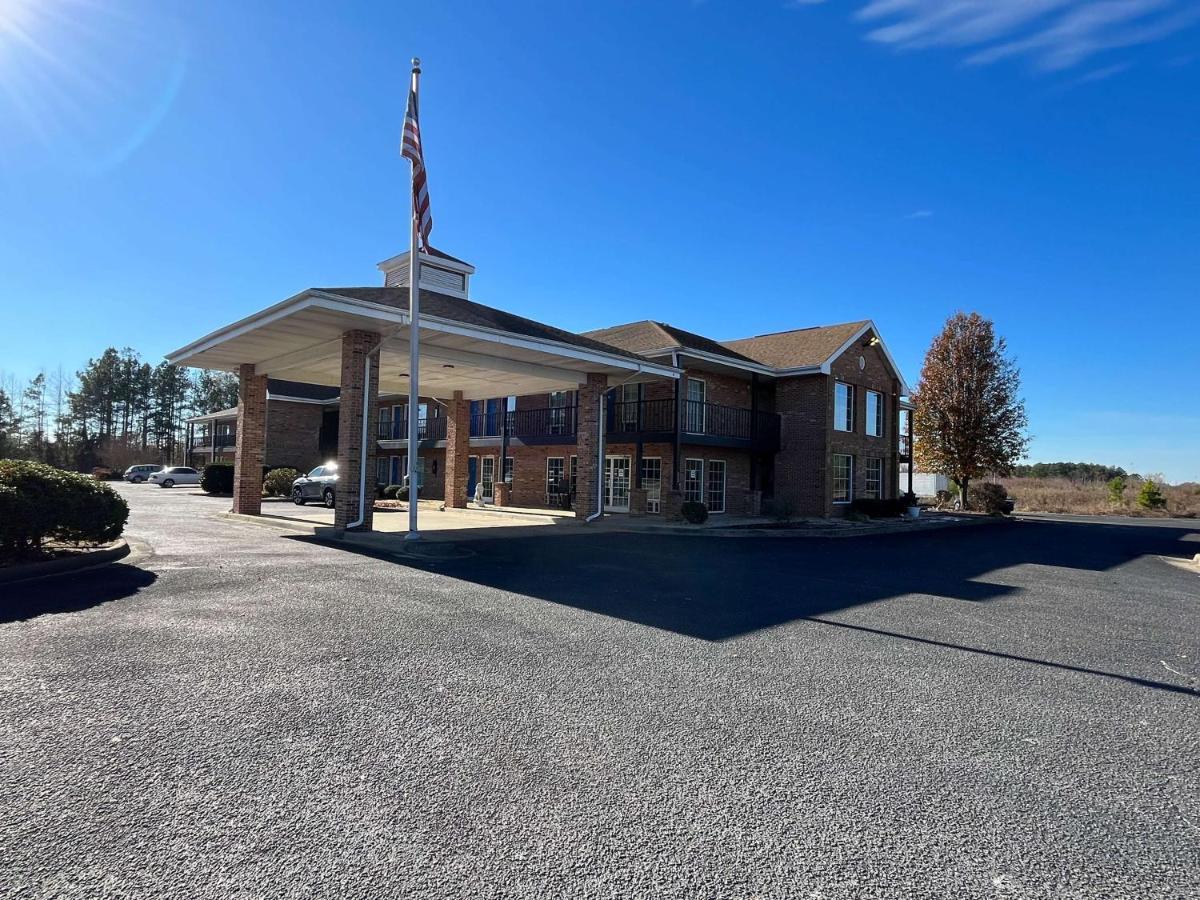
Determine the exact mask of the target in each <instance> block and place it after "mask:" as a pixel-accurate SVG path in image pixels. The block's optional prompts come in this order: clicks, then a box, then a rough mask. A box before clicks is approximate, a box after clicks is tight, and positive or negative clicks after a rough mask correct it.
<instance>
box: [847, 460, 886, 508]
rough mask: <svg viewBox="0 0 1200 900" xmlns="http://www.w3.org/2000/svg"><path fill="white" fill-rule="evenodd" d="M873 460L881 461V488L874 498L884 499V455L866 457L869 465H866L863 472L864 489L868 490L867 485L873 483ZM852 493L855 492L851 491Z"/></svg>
mask: <svg viewBox="0 0 1200 900" xmlns="http://www.w3.org/2000/svg"><path fill="white" fill-rule="evenodd" d="M872 462H877V463H879V488H878V489H877V490H876V491H875V497H874V499H876V500H882V499H884V497H883V482H884V475H883V471H884V470H883V457H882V456H868V457H867V458H866V463H867V466H866V470H865V471H864V472H863V485H864V487H863V490H864V491H866V490H867V487H866V485H869V484H870V483H871V463H872ZM851 493H853V491H851Z"/></svg>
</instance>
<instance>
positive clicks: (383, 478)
mask: <svg viewBox="0 0 1200 900" xmlns="http://www.w3.org/2000/svg"><path fill="white" fill-rule="evenodd" d="M391 466H392V458H391V457H390V456H377V457H375V482H376V484H391V482H390V481H389V480H388V476H389V475H391Z"/></svg>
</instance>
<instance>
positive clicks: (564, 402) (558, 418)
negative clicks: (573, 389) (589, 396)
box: [550, 391, 571, 434]
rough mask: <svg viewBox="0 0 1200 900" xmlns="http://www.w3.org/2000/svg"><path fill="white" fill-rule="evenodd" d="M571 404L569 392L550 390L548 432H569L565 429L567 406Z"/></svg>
mask: <svg viewBox="0 0 1200 900" xmlns="http://www.w3.org/2000/svg"><path fill="white" fill-rule="evenodd" d="M570 405H571V397H570V392H568V391H551V393H550V433H551V434H570V432H569V431H568V429H567V421H568V420H567V407H568V406H570Z"/></svg>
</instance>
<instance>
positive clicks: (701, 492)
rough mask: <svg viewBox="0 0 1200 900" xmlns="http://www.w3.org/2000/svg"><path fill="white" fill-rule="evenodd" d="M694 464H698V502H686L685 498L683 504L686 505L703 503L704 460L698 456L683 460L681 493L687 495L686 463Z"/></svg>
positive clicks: (687, 457)
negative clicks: (685, 503)
mask: <svg viewBox="0 0 1200 900" xmlns="http://www.w3.org/2000/svg"><path fill="white" fill-rule="evenodd" d="M694 462H696V463H700V478H699V479H698V481H699V484H700V499H699V500H686V498H685V502H687V503H704V492H705V488H706V485H705V483H704V460H703V459H701V458H700V457H698V456H686V457H684V459H683V479H682V482H681V483H682V484H683V492H684V493H685V494H686V493H687V482H688V478H687V471H688V463H694ZM706 505H707V504H706Z"/></svg>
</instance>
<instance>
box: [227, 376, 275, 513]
mask: <svg viewBox="0 0 1200 900" xmlns="http://www.w3.org/2000/svg"><path fill="white" fill-rule="evenodd" d="M237 421H238V441H237V449H236V450H235V451H234V457H233V511H234V512H235V513H241V514H243V515H247V516H257V515H258V514H259V513H260V512H261V511H262V481H263V477H262V466H263V448H264V446H265V443H266V436H267V376H266V375H255V374H254V366H253V365H250V364H243V365H241V366H239V367H238V418H237Z"/></svg>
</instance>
